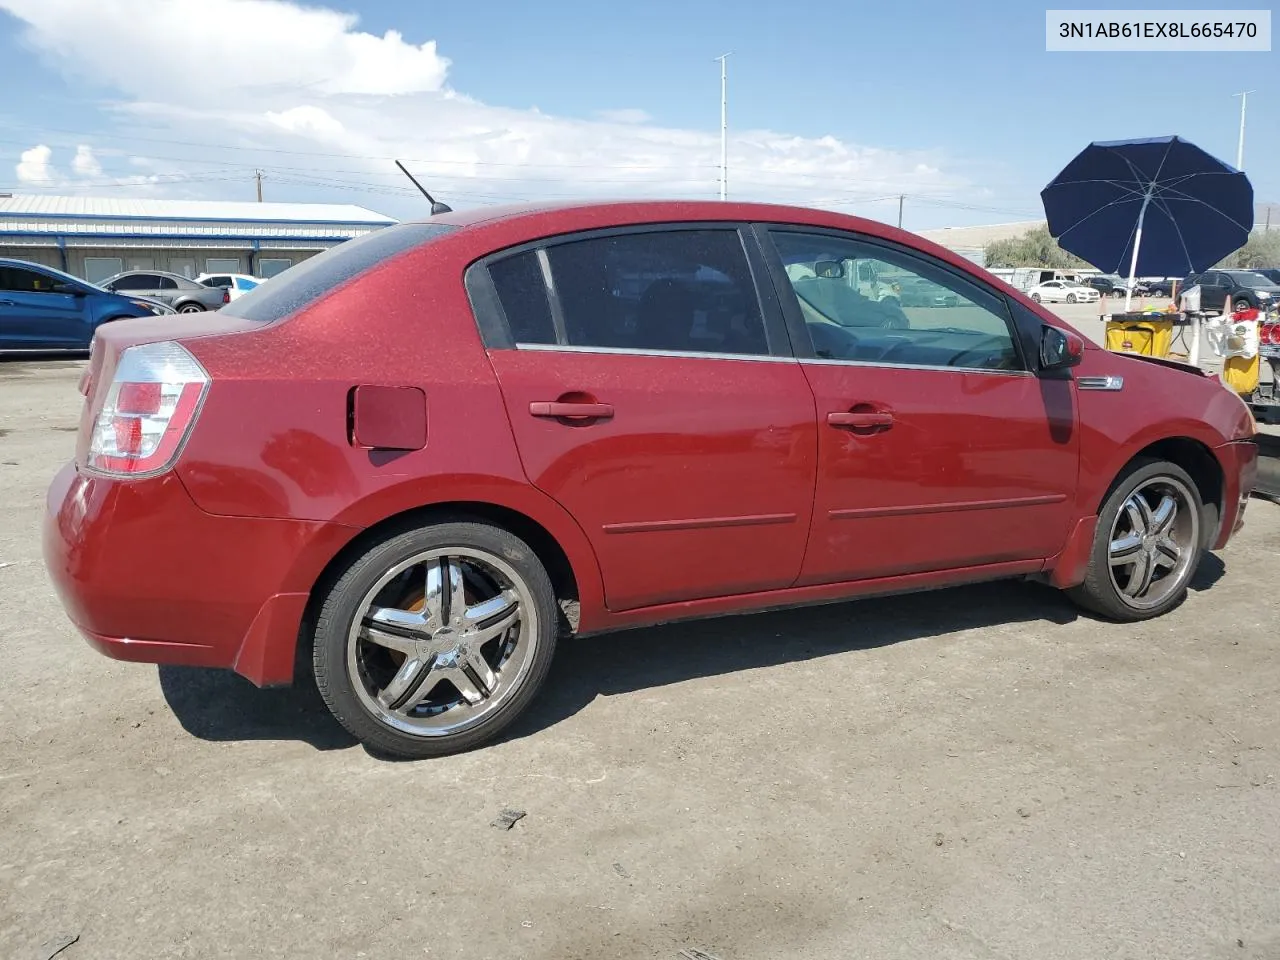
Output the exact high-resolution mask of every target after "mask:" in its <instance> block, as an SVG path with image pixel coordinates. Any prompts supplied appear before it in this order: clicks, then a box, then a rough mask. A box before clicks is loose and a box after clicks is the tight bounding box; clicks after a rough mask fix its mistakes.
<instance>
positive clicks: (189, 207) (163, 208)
mask: <svg viewBox="0 0 1280 960" xmlns="http://www.w3.org/2000/svg"><path fill="white" fill-rule="evenodd" d="M14 215H18V216H25V217H37V218H45V217H48V218H50V219H58V220H67V219H88V218H94V219H109V220H122V219H129V220H184V221H192V220H196V221H199V220H204V221H211V222H223V223H226V222H235V223H275V224H286V223H334V224H337V223H341V224H359V225H362V226H380V227H381V226H387V225H389V224H393V223H396V220H394V219H393V218H391V217H387V216H384V215H382V214H380V213H374V212H373V211H372V210H368V209H366V208H364V207H358V206H356V205H354V204H346V203H255V202H253V201H246V200H158V199H127V198H123V197H53V196H43V195H35V194H31V195H27V196H14V197H0V217H4V216H9V217H12V216H14Z"/></svg>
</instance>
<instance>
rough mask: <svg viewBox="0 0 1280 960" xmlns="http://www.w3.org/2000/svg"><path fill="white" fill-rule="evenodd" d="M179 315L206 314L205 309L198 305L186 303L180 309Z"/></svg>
mask: <svg viewBox="0 0 1280 960" xmlns="http://www.w3.org/2000/svg"><path fill="white" fill-rule="evenodd" d="M178 312H179V313H204V307H202V306H200V304H198V303H184V304H183V305H182V306H180V307H179V308H178Z"/></svg>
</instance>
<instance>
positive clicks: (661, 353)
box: [516, 343, 799, 363]
mask: <svg viewBox="0 0 1280 960" xmlns="http://www.w3.org/2000/svg"><path fill="white" fill-rule="evenodd" d="M516 349H517V350H533V351H536V352H539V353H616V354H619V355H621V356H626V357H672V358H677V359H678V358H681V357H694V358H703V359H707V360H756V361H760V362H762V363H798V362H799V361H798V360H797V359H796V358H795V357H780V356H777V355H776V354H770V353H713V352H711V351H708V350H643V349H639V348H636V347H583V346H574V345H572V344H558V343H517V344H516Z"/></svg>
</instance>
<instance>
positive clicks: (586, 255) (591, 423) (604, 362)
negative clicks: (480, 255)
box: [467, 225, 816, 610]
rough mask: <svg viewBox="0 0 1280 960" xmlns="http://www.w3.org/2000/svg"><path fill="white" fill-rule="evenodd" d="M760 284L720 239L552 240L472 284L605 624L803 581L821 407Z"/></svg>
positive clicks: (696, 235) (517, 423)
mask: <svg viewBox="0 0 1280 960" xmlns="http://www.w3.org/2000/svg"><path fill="white" fill-rule="evenodd" d="M744 241H746V242H744ZM752 259H753V260H754V263H755V268H754V270H753V268H752V266H751V265H750V263H751V260H752ZM763 270H764V268H763V264H762V262H761V260H760V255H759V252H758V249H757V248H755V247H754V239H753V238H750V237H749V236H744V234H742V233H741V232H740V231H739V230H738V229H736V228H734V227H732V226H730V227H727V228H726V227H724V226H723V225H716V226H703V227H699V228H697V229H692V228H691V229H685V228H682V227H680V226H668V227H663V228H659V229H648V228H636V229H630V230H621V231H606V232H604V233H592V234H587V235H583V234H577V235H573V236H572V237H561V238H556V239H554V240H551V241H547V242H545V243H543V244H540V245H538V246H537V247H535V248H527V249H521V250H517V251H513V252H506V253H502V254H498V255H496V256H495V257H494V258H490V260H489V261H486V262H482V263H480V264H477V265H476V266H475V267H473V268H472V269H471V270H470V271H469V273H468V277H467V282H468V288H469V290H470V291H471V294H472V301H473V304H475V307H476V312H477V316H478V319H479V320H480V325H481V329H482V331H484V332H485V337H486V344H487V346H488V349H489V356H490V359H491V362H492V364H493V369H494V371H495V372H496V374H497V377H498V381H499V384H500V385H501V390H502V393H503V397H504V400H505V402H506V406H507V411H508V414H509V416H510V420H511V426H512V430H513V433H514V436H515V440H516V444H517V447H518V449H519V454H520V458H521V461H522V463H523V466H524V470H525V472H526V474H527V475H528V477H529V480H530V481H531V482H532V483H533V484H534V485H535V486H537V487H538V488H539V489H540V490H542V491H543V492H544V493H546V494H547V495H548V496H550V497H552V498H553V499H554V500H556V501H557V502H558V503H560V504H561V505H562V506H563V507H564V508H565V509H566V510H567V511H568V512H569V513H571V514H572V515H573V516H574V517H575V518H576V519H577V521H578V523H579V524H580V525H581V527H582V528H583V530H584V531H585V533H586V535H587V537H588V538H589V539H590V541H591V543H592V545H593V547H594V549H595V553H596V557H597V559H598V560H599V563H600V570H601V575H602V577H603V581H604V588H605V598H606V603H607V605H608V606H609V608H610V609H611V610H627V609H634V608H637V607H642V606H649V605H654V604H662V603H671V602H678V601H685V600H695V599H699V598H706V597H715V596H726V595H733V594H741V593H749V592H753V591H761V590H771V589H776V588H781V587H787V586H789V585H791V583H792V582H794V581H795V579H796V577H797V576H798V575H799V573H800V565H801V562H802V559H803V556H804V548H805V541H806V538H807V536H808V532H809V525H810V514H811V510H812V505H813V482H814V476H815V452H816V451H815V448H816V438H815V425H814V407H813V396H812V394H811V392H810V390H809V386H808V384H807V382H806V380H805V376H804V373H803V372H802V371H801V369H800V365H799V363H798V361H797V360H796V359H795V358H794V356H792V355H791V353H790V345H789V343H788V342H787V336H786V331H785V327H784V325H783V321H782V318H781V315H780V314H779V313H778V311H777V303H776V299H774V298H772V296H771V292H772V287H771V285H768V284H767V281H766V286H765V288H764V289H765V291H766V292H767V293H768V294H770V296H767V297H766V299H765V300H764V301H763V302H762V301H761V298H760V296H759V293H758V290H757V286H756V283H755V280H754V277H758V276H763V273H762V271H763Z"/></svg>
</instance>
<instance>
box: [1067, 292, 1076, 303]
mask: <svg viewBox="0 0 1280 960" xmlns="http://www.w3.org/2000/svg"><path fill="white" fill-rule="evenodd" d="M1075 302H1076V295H1075V294H1074V293H1068V294H1067V303H1075Z"/></svg>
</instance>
